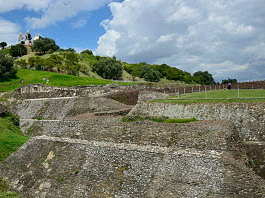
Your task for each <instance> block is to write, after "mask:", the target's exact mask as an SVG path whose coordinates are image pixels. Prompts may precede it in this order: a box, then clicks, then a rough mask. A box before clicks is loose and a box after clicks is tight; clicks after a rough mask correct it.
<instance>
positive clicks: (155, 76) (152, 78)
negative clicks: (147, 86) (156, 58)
mask: <svg viewBox="0 0 265 198" xmlns="http://www.w3.org/2000/svg"><path fill="white" fill-rule="evenodd" d="M160 76H161V74H160V72H159V71H155V70H153V69H148V70H146V71H145V73H144V76H143V77H144V80H146V81H149V82H159V81H160Z"/></svg>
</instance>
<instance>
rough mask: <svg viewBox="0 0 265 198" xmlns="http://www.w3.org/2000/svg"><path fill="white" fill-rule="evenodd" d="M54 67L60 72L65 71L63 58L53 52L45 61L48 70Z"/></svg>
mask: <svg viewBox="0 0 265 198" xmlns="http://www.w3.org/2000/svg"><path fill="white" fill-rule="evenodd" d="M53 68H56V70H57V71H58V72H60V71H63V58H62V57H61V56H59V55H56V54H52V55H51V56H50V57H49V58H48V59H47V60H46V61H45V69H46V70H47V71H52V69H53Z"/></svg>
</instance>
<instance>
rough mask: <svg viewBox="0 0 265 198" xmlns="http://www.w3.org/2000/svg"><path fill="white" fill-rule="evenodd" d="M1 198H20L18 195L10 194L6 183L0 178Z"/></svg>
mask: <svg viewBox="0 0 265 198" xmlns="http://www.w3.org/2000/svg"><path fill="white" fill-rule="evenodd" d="M0 197H1V198H4V197H9V198H19V196H18V194H17V193H14V192H10V191H9V186H8V184H7V182H6V181H4V180H3V179H1V178H0Z"/></svg>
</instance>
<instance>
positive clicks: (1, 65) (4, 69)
mask: <svg viewBox="0 0 265 198" xmlns="http://www.w3.org/2000/svg"><path fill="white" fill-rule="evenodd" d="M15 74H16V69H15V67H14V60H13V58H12V57H10V56H8V55H5V54H2V53H0V79H1V80H2V79H7V78H10V77H13V76H15Z"/></svg>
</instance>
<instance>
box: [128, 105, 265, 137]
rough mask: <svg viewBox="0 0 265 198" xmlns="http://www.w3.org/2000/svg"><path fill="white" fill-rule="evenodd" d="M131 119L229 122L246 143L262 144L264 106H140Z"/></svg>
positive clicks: (264, 119) (136, 107)
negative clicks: (139, 117) (190, 119)
mask: <svg viewBox="0 0 265 198" xmlns="http://www.w3.org/2000/svg"><path fill="white" fill-rule="evenodd" d="M130 115H141V116H158V117H159V116H166V117H170V118H196V119H198V120H230V121H232V122H233V123H235V125H236V127H237V128H238V129H239V130H240V136H241V137H242V139H244V140H246V141H253V140H254V141H257V140H261V141H265V103H255V104H252V103H223V104H222V103H217V104H214V103H212V104H211V103H209V104H166V103H155V102H139V103H138V104H137V105H136V106H135V107H134V108H133V110H132V111H131V112H130Z"/></svg>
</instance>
